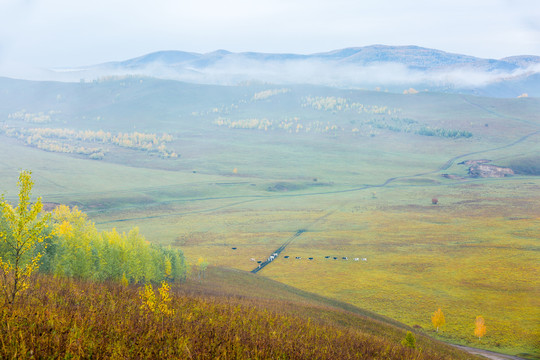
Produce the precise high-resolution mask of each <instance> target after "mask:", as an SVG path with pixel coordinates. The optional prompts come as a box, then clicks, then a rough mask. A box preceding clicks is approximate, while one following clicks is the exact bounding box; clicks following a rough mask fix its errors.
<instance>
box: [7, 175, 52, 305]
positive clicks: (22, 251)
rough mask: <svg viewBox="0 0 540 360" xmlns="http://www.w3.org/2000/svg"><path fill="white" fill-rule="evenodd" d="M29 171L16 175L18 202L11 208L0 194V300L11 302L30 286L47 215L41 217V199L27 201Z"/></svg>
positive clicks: (37, 260)
mask: <svg viewBox="0 0 540 360" xmlns="http://www.w3.org/2000/svg"><path fill="white" fill-rule="evenodd" d="M31 175H32V173H31V172H30V171H22V172H21V173H20V175H19V181H18V182H17V185H18V186H19V205H18V206H17V207H16V208H13V207H12V206H11V205H10V204H8V203H7V202H6V201H5V200H4V198H3V196H2V198H1V199H0V211H1V216H2V226H1V227H0V286H1V296H2V299H3V300H4V301H5V302H7V304H8V305H10V306H11V305H13V303H14V302H15V300H16V298H17V296H18V295H20V294H21V293H22V292H24V291H25V290H27V289H28V287H29V286H30V277H31V275H32V274H33V273H34V272H35V271H36V270H37V269H38V267H39V261H40V258H41V256H42V254H41V253H40V252H39V251H37V249H38V246H39V245H41V244H43V241H44V240H45V239H46V238H47V237H48V236H49V235H47V234H45V231H44V230H45V229H46V228H47V221H48V219H49V216H48V215H45V216H41V210H42V208H43V205H42V203H41V198H38V199H37V200H36V202H35V203H34V204H31V202H30V192H31V190H32V186H33V185H34V182H33V181H32V178H31Z"/></svg>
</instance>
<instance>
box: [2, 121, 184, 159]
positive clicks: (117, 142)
mask: <svg viewBox="0 0 540 360" xmlns="http://www.w3.org/2000/svg"><path fill="white" fill-rule="evenodd" d="M0 133H4V134H5V135H7V136H9V137H12V138H17V139H19V140H22V141H24V142H25V143H26V145H28V146H32V147H36V148H38V149H42V150H46V151H52V152H59V153H68V154H80V155H86V156H88V157H90V158H91V159H96V160H99V159H102V158H103V157H104V156H105V154H106V153H107V152H108V151H107V149H105V148H103V147H95V146H91V145H88V144H87V143H90V144H93V143H101V144H106V145H114V146H118V147H123V148H128V149H133V150H142V151H145V152H147V153H149V154H157V155H159V156H160V157H162V158H177V157H178V154H177V153H176V152H174V151H172V150H168V149H167V147H166V143H168V142H171V141H172V140H173V137H172V136H171V135H169V134H167V133H163V134H162V135H158V134H147V133H140V132H131V133H121V132H120V133H111V132H108V131H103V130H99V131H92V130H83V131H77V130H71V129H59V128H13V127H4V128H3V129H0ZM81 143H86V144H84V145H86V146H84V145H83V144H81Z"/></svg>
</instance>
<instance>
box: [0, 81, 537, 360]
mask: <svg viewBox="0 0 540 360" xmlns="http://www.w3.org/2000/svg"><path fill="white" fill-rule="evenodd" d="M0 85H1V87H2V90H3V96H4V98H5V99H6V100H7V101H5V102H2V105H1V106H0V127H1V129H2V130H0V192H1V193H3V194H5V195H6V198H8V199H13V200H15V197H14V195H15V194H16V186H15V185H16V182H15V179H16V178H17V175H18V173H19V171H20V170H21V169H30V170H32V171H33V179H34V181H35V183H36V185H35V188H34V193H35V194H39V195H41V196H42V197H43V201H44V202H46V203H48V204H49V206H51V207H53V206H54V205H55V204H68V205H71V206H77V207H78V208H79V209H80V210H82V211H84V212H85V213H87V214H88V216H89V218H90V219H91V220H92V221H94V222H95V224H96V226H97V227H98V228H99V229H100V230H106V229H112V228H116V229H117V230H118V231H128V230H129V229H131V228H132V227H139V229H140V231H141V233H142V234H144V236H145V237H146V239H147V240H149V241H151V242H154V243H159V244H162V245H170V246H172V247H178V248H180V249H181V250H182V251H183V252H184V254H185V255H186V257H187V259H188V261H190V262H191V263H196V262H197V260H198V259H199V258H201V257H202V258H204V259H206V260H207V261H208V262H209V263H210V264H211V265H213V266H221V267H229V268H234V269H239V270H245V271H250V270H253V269H254V268H256V267H257V263H256V261H264V260H265V259H266V258H268V257H269V256H270V255H271V254H272V253H273V252H274V251H275V250H276V249H278V248H279V247H280V246H281V245H283V244H284V243H285V242H286V241H287V240H288V239H290V238H291V237H292V236H293V235H294V234H295V233H296V232H297V231H298V230H305V232H304V233H302V234H301V235H300V236H298V237H296V238H295V239H294V240H293V241H292V242H291V243H290V245H288V246H287V247H286V248H285V250H284V251H283V252H282V253H281V254H280V256H279V257H278V258H277V259H276V260H274V261H273V262H272V263H270V264H269V265H268V266H266V267H265V268H264V269H262V270H261V271H260V272H258V276H261V277H266V278H269V279H273V280H276V281H278V282H280V283H283V284H286V285H291V286H293V287H295V288H298V289H301V290H305V291H309V292H312V293H316V294H320V295H324V296H326V297H329V298H332V299H336V300H340V301H343V302H346V303H349V304H353V305H355V306H358V307H360V308H363V309H366V310H369V311H372V312H375V313H378V314H381V315H384V316H386V317H389V318H393V319H396V320H398V321H400V322H402V323H404V324H406V325H409V326H415V328H416V329H417V330H419V331H423V332H425V333H426V334H428V335H430V336H434V337H437V338H440V339H442V340H445V341H450V342H453V343H459V344H464V345H468V346H473V347H479V348H486V349H490V350H494V351H499V352H504V353H508V354H517V355H520V356H524V357H529V358H534V357H538V356H540V353H539V352H538V349H539V348H540V343H539V342H538V339H540V328H539V326H538V320H539V319H540V310H539V309H540V301H539V299H540V296H539V295H540V281H539V280H538V279H540V274H539V272H540V268H539V265H538V264H539V263H540V256H539V250H540V246H539V238H540V235H539V234H540V211H539V210H538V209H539V208H540V178H539V177H538V175H540V171H538V169H539V165H538V164H539V161H540V158H539V156H538V154H539V153H540V118H539V116H538V114H540V100H539V99H535V98H521V99H490V98H480V97H473V96H465V95H448V94H435V93H422V92H421V93H419V94H414V95H411V94H409V95H400V94H390V93H385V92H373V91H365V90H340V89H329V88H322V87H311V86H289V87H278V86H270V85H264V84H252V85H245V86H237V87H218V86H202V85H198V86H194V85H188V84H182V83H177V82H172V81H160V80H152V79H146V78H144V79H143V78H140V79H139V78H123V79H110V80H104V81H100V82H96V83H86V84H60V83H43V84H42V83H26V82H16V81H11V80H10V81H8V80H6V79H2V81H1V82H0ZM17 112H22V114H23V115H20V116H19V115H17V116H15V115H13V114H16V113H17ZM40 114H41V115H40ZM26 115H28V116H26ZM2 121H3V122H2ZM60 128H61V129H71V130H76V131H86V130H87V131H99V130H105V131H111V132H114V133H115V134H116V133H121V132H122V133H130V134H133V133H134V132H143V133H148V134H158V135H159V134H162V133H166V134H170V135H172V137H173V140H172V141H171V142H168V143H167V144H165V146H166V148H167V149H169V150H171V151H174V152H176V153H177V154H178V155H179V156H178V157H177V158H163V157H161V156H160V155H159V153H157V152H152V151H150V150H148V151H147V150H141V149H137V148H134V147H129V146H128V147H120V146H117V145H115V144H112V143H110V142H109V143H107V142H102V143H97V142H91V141H88V140H81V139H80V138H76V137H71V138H70V137H64V138H58V137H57V138H50V137H49V138H48V137H39V136H38V135H37V134H38V133H39V131H36V130H28V129H60ZM23 130H25V131H34V133H32V134H34V135H32V136H34V137H32V138H29V137H30V135H25V136H26V137H25V136H22V135H20V134H21V133H22V131H23ZM17 131H18V132H17ZM25 134H27V133H25ZM426 134H430V135H426ZM40 136H41V135H40ZM39 144H42V145H39ZM45 145H46V146H49V148H51V146H53V145H54V146H58V147H59V148H62V149H67V150H65V151H66V152H53V151H45V150H43V149H41V148H39V146H45ZM68 145H69V146H71V147H69V146H68ZM61 146H63V147H61ZM96 146H97V147H100V149H101V150H102V151H103V153H104V156H103V158H102V159H101V160H94V159H90V158H89V157H88V156H87V155H85V154H83V153H74V152H69V151H71V150H70V149H74V148H77V149H79V148H81V147H85V148H88V147H96ZM480 159H487V160H490V164H493V165H498V166H501V167H510V168H512V169H513V170H514V171H515V175H513V176H509V177H502V178H493V177H491V178H472V177H470V176H469V175H468V166H467V165H465V164H460V163H461V162H463V161H466V160H480ZM443 175H445V176H443ZM434 198H436V199H437V204H433V203H432V202H433V199H434ZM233 248H236V249H234V250H233ZM285 256H289V258H288V259H285ZM295 257H301V259H299V260H296V259H295ZM310 257H312V258H313V260H309V258H310ZM326 257H330V258H326ZM333 257H337V260H334V259H333ZM343 257H346V258H347V260H344V259H343ZM355 258H359V259H360V261H354V259H355ZM364 258H365V259H367V261H363V260H361V259H364ZM252 259H254V260H255V261H253V260H252ZM438 308H441V309H442V311H443V312H444V314H445V317H446V324H445V325H444V326H443V327H442V329H441V330H440V331H439V333H436V332H435V329H434V327H433V325H432V324H431V316H432V314H433V313H434V312H435V311H436V310H437V309H438ZM478 315H482V316H483V317H484V318H485V321H486V326H487V333H486V335H485V337H483V338H482V339H480V340H479V339H478V338H475V336H474V334H473V330H474V319H475V317H476V316H478Z"/></svg>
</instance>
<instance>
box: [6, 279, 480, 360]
mask: <svg viewBox="0 0 540 360" xmlns="http://www.w3.org/2000/svg"><path fill="white" fill-rule="evenodd" d="M37 284H39V287H38V288H35V289H34V291H32V293H31V296H29V297H25V298H22V299H21V301H19V302H18V303H16V305H15V307H14V308H13V309H12V312H10V311H7V309H6V308H4V311H2V313H1V314H0V316H1V318H2V322H1V325H0V326H1V327H2V331H1V334H2V335H0V338H1V340H2V344H3V346H2V348H1V349H0V354H1V356H2V357H11V356H14V355H15V354H17V356H19V357H32V355H33V354H39V357H51V356H52V357H76V358H97V359H101V358H111V357H117V356H122V357H124V358H157V357H159V358H171V357H180V358H191V359H215V358H221V359H245V358H256V359H276V358H291V359H336V358H340V359H472V358H474V357H473V356H470V355H467V354H466V353H464V352H462V351H460V350H457V349H455V348H453V347H450V346H448V345H445V344H442V343H439V342H437V341H434V340H431V339H429V338H427V337H424V336H423V335H422V334H421V333H416V334H415V335H416V340H417V341H416V349H410V348H407V347H405V346H403V345H401V343H400V342H401V340H403V338H404V337H405V330H406V328H405V327H404V326H403V325H399V324H395V323H393V324H389V321H386V320H384V319H382V320H373V319H371V318H369V317H368V316H366V314H365V313H364V312H363V311H361V310H359V309H356V308H353V307H350V306H347V305H344V304H341V303H337V302H333V301H329V300H327V299H324V298H321V297H319V296H315V295H312V294H309V293H304V292H298V291H297V290H295V289H292V288H288V287H285V286H283V285H281V284H278V283H275V282H272V281H268V280H264V279H262V278H260V277H256V276H252V275H249V274H245V273H241V272H234V271H231V270H226V269H209V270H208V271H207V274H206V276H205V278H204V279H203V280H202V281H201V282H198V281H197V280H190V281H188V282H187V283H183V284H180V285H173V288H172V289H171V290H170V293H169V295H170V299H171V300H170V301H168V302H167V303H166V304H167V305H166V309H167V310H166V311H167V314H161V313H159V314H158V313H156V314H153V313H152V312H150V313H148V312H147V311H145V310H144V307H142V306H141V304H143V305H144V304H145V303H141V299H140V297H139V290H140V288H141V287H138V286H134V285H130V286H128V287H124V286H122V285H120V284H113V283H108V284H99V283H89V282H83V281H76V280H68V279H62V278H56V279H53V278H50V277H43V276H42V277H40V278H39V279H37ZM147 294H148V293H147ZM160 299H161V297H160V295H158V297H157V301H158V303H159V302H160V301H161V300H160ZM29 308H31V309H32V311H30V312H29ZM21 317H22V318H24V319H25V320H24V321H23V322H21V321H20V320H19V319H20V318H21ZM8 329H9V331H7V330H8Z"/></svg>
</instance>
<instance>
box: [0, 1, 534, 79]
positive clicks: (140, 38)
mask: <svg viewBox="0 0 540 360" xmlns="http://www.w3.org/2000/svg"><path fill="white" fill-rule="evenodd" d="M538 19H540V1H538V0H474V1H471V0H429V1H424V0H408V1H403V0H330V1H326V0H325V1H320V0H84V1H83V0H0V75H6V74H9V73H10V72H16V71H19V72H24V71H29V69H31V68H58V67H75V66H84V65H90V64H97V63H103V62H108V61H119V60H126V59H129V58H133V57H137V56H141V55H144V54H147V53H151V52H154V51H159V50H182V51H190V52H199V53H205V52H211V51H214V50H217V49H226V50H229V51H233V52H242V51H256V52H267V53H298V54H311V53H317V52H326V51H330V50H334V49H340V48H345V47H356V46H367V45H372V44H384V45H418V46H422V47H428V48H434V49H439V50H443V51H447V52H452V53H461V54H466V55H473V56H477V57H484V58H495V59H499V58H503V57H506V56H512V55H540V21H539V20H538Z"/></svg>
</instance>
